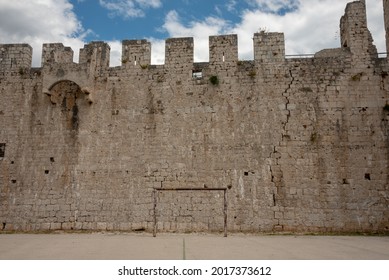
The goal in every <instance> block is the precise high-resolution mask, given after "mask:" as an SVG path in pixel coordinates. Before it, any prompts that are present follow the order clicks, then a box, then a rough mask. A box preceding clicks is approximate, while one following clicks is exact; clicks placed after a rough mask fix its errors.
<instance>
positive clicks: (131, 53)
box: [122, 40, 151, 68]
mask: <svg viewBox="0 0 389 280" xmlns="http://www.w3.org/2000/svg"><path fill="white" fill-rule="evenodd" d="M150 64H151V43H150V42H148V41H147V40H123V41H122V66H125V67H129V68H139V67H143V68H145V67H147V66H148V65H150Z"/></svg>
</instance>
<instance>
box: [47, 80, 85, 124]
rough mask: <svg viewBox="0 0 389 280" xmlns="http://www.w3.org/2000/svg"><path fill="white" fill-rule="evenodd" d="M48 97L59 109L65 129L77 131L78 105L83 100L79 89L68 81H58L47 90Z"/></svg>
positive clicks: (75, 84)
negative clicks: (64, 122)
mask: <svg viewBox="0 0 389 280" xmlns="http://www.w3.org/2000/svg"><path fill="white" fill-rule="evenodd" d="M49 97H50V101H51V103H52V104H53V105H55V106H57V107H58V108H59V109H60V112H61V114H62V115H63V116H64V119H65V121H66V128H67V129H70V130H78V127H79V103H80V100H83V99H85V93H84V92H83V91H82V89H81V87H80V86H79V85H78V84H77V83H75V82H73V81H70V80H60V81H57V82H55V83H54V84H53V85H52V86H51V87H50V88H49Z"/></svg>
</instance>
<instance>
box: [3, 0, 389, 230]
mask: <svg viewBox="0 0 389 280" xmlns="http://www.w3.org/2000/svg"><path fill="white" fill-rule="evenodd" d="M384 7H385V9H384V10H385V12H386V13H389V1H387V0H385V1H384ZM365 9H366V8H365V4H364V1H356V2H352V3H349V4H348V5H347V7H346V10H345V15H344V16H343V17H342V19H341V24H340V29H341V47H340V48H338V49H329V50H323V51H320V52H318V53H317V54H316V55H315V56H314V57H313V58H293V59H286V58H285V44H284V35H283V34H282V33H268V32H260V33H256V34H254V38H253V42H254V60H253V61H240V60H239V59H238V47H237V40H238V38H237V36H236V35H223V36H211V37H210V38H209V53H210V55H209V62H206V63H194V61H193V39H192V38H174V39H167V40H166V59H165V64H164V65H150V61H151V60H150V56H151V45H150V43H149V42H147V41H146V40H126V41H123V52H122V53H123V54H122V65H121V66H119V67H109V54H110V48H109V46H108V45H107V44H106V43H104V42H92V43H90V44H87V45H85V47H84V48H83V49H81V51H80V58H79V63H74V62H73V51H72V50H71V49H70V48H68V47H64V46H63V45H62V44H44V46H43V54H42V67H41V68H31V54H32V48H31V47H30V46H29V45H24V44H19V45H0V98H1V102H0V127H1V129H0V231H1V230H3V231H10V230H11V231H12V230H23V231H36V230H58V229H64V230H80V229H82V230H151V229H152V227H153V190H154V188H156V187H157V188H160V187H162V188H182V187H185V188H191V187H192V188H204V189H206V188H220V187H226V188H227V195H228V230H229V231H237V232H270V231H277V232H279V231H292V232H387V231H389V207H388V205H389V108H388V107H389V105H388V104H389V65H388V60H387V58H378V55H377V51H376V48H375V46H374V45H373V42H372V37H371V35H370V32H369V30H368V29H367V22H366V10H365ZM388 16H389V15H388ZM385 23H386V29H387V28H388V27H389V23H388V17H386V21H385ZM157 211H158V230H159V231H168V232H171V231H178V232H192V231H200V232H212V231H215V232H217V231H221V230H223V194H222V193H218V192H207V191H204V192H203V191H189V192H182V191H181V192H180V191H176V192H174V191H173V192H160V193H159V194H158V207H157Z"/></svg>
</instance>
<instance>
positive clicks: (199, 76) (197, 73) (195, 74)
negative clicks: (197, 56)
mask: <svg viewBox="0 0 389 280" xmlns="http://www.w3.org/2000/svg"><path fill="white" fill-rule="evenodd" d="M192 78H195V79H202V78H203V71H202V70H193V71H192Z"/></svg>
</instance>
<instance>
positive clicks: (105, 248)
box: [0, 233, 389, 260]
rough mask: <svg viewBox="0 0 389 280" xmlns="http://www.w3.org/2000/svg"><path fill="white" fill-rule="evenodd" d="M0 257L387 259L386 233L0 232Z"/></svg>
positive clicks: (78, 258) (17, 258) (388, 251)
mask: <svg viewBox="0 0 389 280" xmlns="http://www.w3.org/2000/svg"><path fill="white" fill-rule="evenodd" d="M0 259H3V260H4V259H9V260H15V259H16V260H27V259H37V260H38V259H47V260H51V259H54V260H62V259H71V260H72V259H74V260H81V259H91V260H100V259H102V260H105V259H106V260H120V259H137V260H152V259H157V260H158V259H181V260H182V259H194V260H196V259H197V260H204V259H268V260H291V259H292V260H301V259H302V260H306V259H324V260H342V259H352V260H378V259H381V260H389V236H384V237H378V236H374V237H373V236H282V235H281V236H255V235H230V236H229V237H227V238H225V237H222V236H221V235H199V234H197V235H195V234H191V235H185V234H159V235H158V236H157V237H155V238H154V237H152V235H150V234H146V233H140V234H135V233H134V234H132V233H131V234H124V233H120V234H119V233H116V234H115V233H90V234H66V233H60V234H0Z"/></svg>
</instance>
